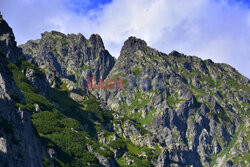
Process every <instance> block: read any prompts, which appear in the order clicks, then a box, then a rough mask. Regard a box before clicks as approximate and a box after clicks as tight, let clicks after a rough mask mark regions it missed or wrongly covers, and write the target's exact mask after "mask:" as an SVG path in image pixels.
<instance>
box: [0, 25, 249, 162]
mask: <svg viewBox="0 0 250 167" xmlns="http://www.w3.org/2000/svg"><path fill="white" fill-rule="evenodd" d="M0 32H1V34H0V39H1V40H0V48H1V55H0V56H1V57H0V59H1V61H0V93H1V94H0V95H1V96H0V104H1V105H0V116H1V117H0V121H1V122H0V134H1V138H0V160H1V162H3V164H4V165H5V166H8V165H9V166H41V165H42V163H43V165H44V166H67V165H68V166H158V167H165V166H189V165H193V166H214V165H218V166H226V165H227V166H236V165H246V164H249V163H250V162H249V158H248V157H249V150H250V148H249V147H250V143H249V141H250V140H249V111H250V109H249V107H250V106H249V101H250V93H249V92H250V82H249V79H248V78H246V77H244V76H242V75H241V74H240V73H238V72H237V71H236V70H235V69H234V68H232V67H231V66H229V65H227V64H217V63H214V62H212V61H211V60H202V59H200V58H198V57H195V56H186V55H184V54H181V53H179V52H177V51H173V52H171V53H169V54H164V53H161V52H159V51H157V50H155V49H152V48H150V47H149V46H147V43H146V42H145V41H143V40H141V39H138V38H135V37H130V38H129V39H128V40H126V41H125V43H124V46H123V47H122V50H121V55H120V56H119V58H118V59H117V60H116V61H115V59H114V58H113V57H112V56H111V55H110V54H109V53H108V51H107V50H105V48H104V44H103V42H102V39H101V37H100V36H99V35H92V36H91V37H90V39H86V38H85V37H84V36H82V35H81V34H77V35H75V34H69V35H64V34H62V33H60V32H56V31H52V32H45V33H43V34H42V38H41V39H38V40H30V41H28V42H27V43H26V44H24V45H21V46H20V47H21V48H22V50H21V49H19V48H17V47H16V43H15V41H14V35H13V33H12V30H11V29H10V28H9V26H8V25H7V23H6V22H5V21H4V20H2V21H0ZM24 59H25V60H27V61H24ZM88 77H96V78H97V79H103V80H105V81H106V83H108V81H112V80H110V79H119V81H122V82H123V84H122V89H120V88H121V87H119V88H118V87H116V86H117V85H116V84H117V83H116V84H115V85H116V86H114V89H92V90H86V86H87V85H86V83H87V81H86V79H87V78H88ZM113 81H114V80H113ZM116 81H117V80H116ZM93 84H95V83H93ZM112 85H113V84H111V85H109V86H111V87H112ZM99 86H100V85H99ZM96 87H98V86H97V85H96ZM116 88H118V89H116ZM30 115H31V116H30ZM32 124H33V126H32ZM33 127H34V128H33ZM35 131H37V132H38V134H36V133H35ZM40 143H41V144H40ZM42 160H43V162H42Z"/></svg>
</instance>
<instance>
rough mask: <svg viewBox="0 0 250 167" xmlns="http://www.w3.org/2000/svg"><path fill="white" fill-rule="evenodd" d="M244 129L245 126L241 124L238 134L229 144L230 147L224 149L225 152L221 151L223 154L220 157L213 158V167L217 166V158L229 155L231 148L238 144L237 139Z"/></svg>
mask: <svg viewBox="0 0 250 167" xmlns="http://www.w3.org/2000/svg"><path fill="white" fill-rule="evenodd" d="M243 127H244V125H243V124H241V125H240V126H239V127H238V129H237V131H236V133H235V134H234V135H233V138H232V140H231V141H230V142H229V144H228V146H227V147H226V148H225V149H223V151H221V152H220V153H219V154H218V155H216V156H211V162H210V164H211V166H214V165H215V164H216V160H217V158H221V157H223V156H224V155H228V154H229V151H230V150H231V148H232V147H233V146H234V145H235V143H236V141H237V138H238V136H239V133H240V132H241V130H242V128H243Z"/></svg>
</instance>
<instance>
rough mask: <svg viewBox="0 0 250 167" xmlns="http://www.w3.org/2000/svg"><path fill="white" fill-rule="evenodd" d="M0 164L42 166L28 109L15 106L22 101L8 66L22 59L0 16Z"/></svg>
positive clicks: (39, 148)
mask: <svg viewBox="0 0 250 167" xmlns="http://www.w3.org/2000/svg"><path fill="white" fill-rule="evenodd" d="M0 51H1V52H0V161H1V165H0V166H10V167H15V166H20V167H22V166H23V167H26V166H29V167H37V166H42V158H41V157H42V156H41V147H40V142H39V139H38V136H37V134H36V131H35V129H34V128H33V126H32V124H31V118H30V114H29V112H28V111H25V110H23V109H21V108H19V107H17V106H16V101H19V102H20V103H25V98H24V95H23V94H22V92H21V91H20V89H19V88H18V87H17V85H16V83H15V81H14V79H13V75H12V73H11V72H10V70H9V69H8V65H9V64H10V63H16V62H18V61H19V60H20V59H21V56H22V55H21V52H20V49H19V48H17V47H16V42H15V38H14V35H13V33H12V30H11V28H10V27H9V26H8V24H7V23H6V22H5V21H4V20H3V19H0Z"/></svg>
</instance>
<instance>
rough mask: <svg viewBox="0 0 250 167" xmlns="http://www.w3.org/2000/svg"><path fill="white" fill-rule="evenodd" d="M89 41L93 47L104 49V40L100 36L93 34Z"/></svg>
mask: <svg viewBox="0 0 250 167" xmlns="http://www.w3.org/2000/svg"><path fill="white" fill-rule="evenodd" d="M89 41H90V43H91V45H93V46H95V47H96V48H103V49H104V44H103V41H102V38H101V36H100V35H98V34H92V35H91V36H90V38H89Z"/></svg>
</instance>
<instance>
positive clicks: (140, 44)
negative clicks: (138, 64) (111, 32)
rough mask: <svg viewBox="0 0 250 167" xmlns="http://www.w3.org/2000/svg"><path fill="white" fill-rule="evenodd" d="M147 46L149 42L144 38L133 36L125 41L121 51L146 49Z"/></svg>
mask: <svg viewBox="0 0 250 167" xmlns="http://www.w3.org/2000/svg"><path fill="white" fill-rule="evenodd" d="M145 47H147V43H146V42H145V41H144V40H141V39H139V38H136V37H133V36H131V37H129V38H128V39H127V40H126V41H125V42H124V45H123V47H122V51H121V52H124V51H126V52H129V51H132V52H133V51H136V50H144V49H145Z"/></svg>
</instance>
